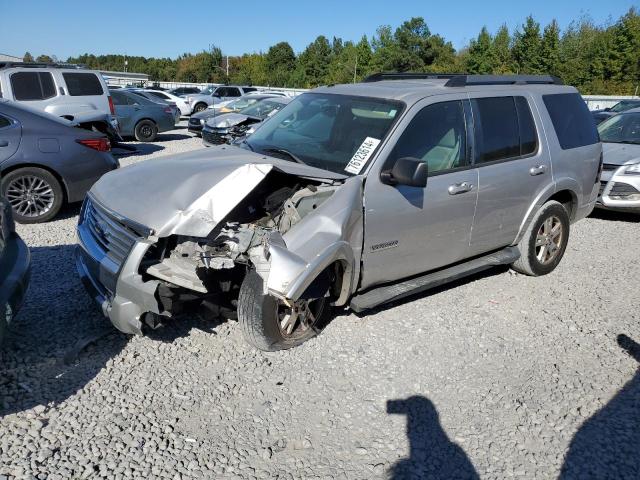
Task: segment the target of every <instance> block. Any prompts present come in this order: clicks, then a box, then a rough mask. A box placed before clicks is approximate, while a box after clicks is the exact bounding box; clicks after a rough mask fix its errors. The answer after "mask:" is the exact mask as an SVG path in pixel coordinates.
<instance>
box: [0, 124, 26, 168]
mask: <svg viewBox="0 0 640 480" xmlns="http://www.w3.org/2000/svg"><path fill="white" fill-rule="evenodd" d="M21 131H22V129H21V127H20V123H18V121H17V120H14V119H12V118H10V117H7V116H6V115H3V114H0V164H2V162H4V161H5V160H8V159H9V158H10V157H12V156H13V155H14V154H15V153H16V151H17V150H18V145H20V138H21Z"/></svg>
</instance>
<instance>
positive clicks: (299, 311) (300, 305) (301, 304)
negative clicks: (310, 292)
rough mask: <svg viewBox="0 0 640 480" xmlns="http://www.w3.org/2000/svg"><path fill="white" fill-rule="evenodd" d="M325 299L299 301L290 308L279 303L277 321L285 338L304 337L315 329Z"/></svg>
mask: <svg viewBox="0 0 640 480" xmlns="http://www.w3.org/2000/svg"><path fill="white" fill-rule="evenodd" d="M324 307H325V298H319V299H317V300H298V301H297V302H294V304H293V305H292V306H291V307H289V306H287V305H285V304H284V303H283V302H281V301H278V302H277V307H276V308H277V310H278V311H277V319H278V327H279V328H280V333H281V334H282V336H283V337H284V338H292V337H297V336H300V335H303V334H304V333H305V332H306V331H307V330H308V329H310V328H313V327H314V326H315V325H316V323H317V321H318V319H319V318H320V317H321V316H322V313H323V311H324Z"/></svg>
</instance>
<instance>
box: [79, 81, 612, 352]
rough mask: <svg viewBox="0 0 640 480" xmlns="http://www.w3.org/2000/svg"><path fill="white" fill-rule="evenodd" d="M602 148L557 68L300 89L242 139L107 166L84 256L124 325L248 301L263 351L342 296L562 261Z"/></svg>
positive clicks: (377, 299) (84, 222)
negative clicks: (553, 72)
mask: <svg viewBox="0 0 640 480" xmlns="http://www.w3.org/2000/svg"><path fill="white" fill-rule="evenodd" d="M601 153H602V148H601V145H600V142H599V139H598V134H597V130H596V128H595V124H594V122H593V120H592V117H591V115H590V113H589V111H588V109H587V107H586V104H585V102H584V101H583V100H582V98H581V97H580V95H579V93H578V92H577V91H576V89H575V88H572V87H569V86H564V85H562V84H561V83H560V82H559V80H558V79H556V78H554V77H539V76H526V75H517V76H482V75H480V76H475V75H470V76H467V75H451V76H443V75H432V74H378V75H374V76H372V77H370V78H368V79H367V81H365V82H364V83H360V84H349V85H333V86H327V87H322V88H318V89H315V90H312V91H310V92H308V93H304V94H302V95H300V96H298V97H296V98H295V99H293V100H292V101H291V102H290V103H289V104H288V105H287V106H286V107H284V108H283V109H282V110H280V111H279V112H278V113H276V114H275V115H274V116H273V117H271V118H270V119H269V121H267V122H265V123H264V125H262V126H261V127H260V128H259V129H257V130H256V131H255V133H253V134H252V135H251V136H249V137H247V138H246V139H245V140H244V141H242V142H240V143H239V144H237V146H236V145H221V146H216V147H211V148H208V149H201V150H197V151H193V152H188V153H184V154H181V155H176V156H167V157H164V158H161V159H157V160H154V161H152V162H140V163H137V164H135V165H132V166H129V167H126V168H123V169H121V171H117V172H112V173H109V174H107V175H105V176H104V177H103V178H102V179H101V180H100V181H99V182H98V183H97V184H96V185H95V186H94V187H93V188H92V189H91V192H90V193H89V194H88V197H87V200H86V201H85V204H84V206H83V209H82V212H81V214H80V218H79V223H78V238H79V249H78V250H77V257H76V262H77V268H78V272H79V274H80V276H81V277H82V278H83V281H84V284H85V285H86V286H87V288H88V291H89V292H90V294H91V296H92V297H93V298H94V299H95V300H96V301H97V303H98V304H99V305H100V307H101V309H102V312H103V313H104V314H105V315H106V316H108V317H109V318H110V320H111V322H112V323H113V324H114V325H115V326H116V327H117V328H118V329H120V330H121V331H123V332H126V333H130V334H133V333H136V334H141V333H144V331H145V330H147V329H149V328H155V327H157V326H158V325H159V324H160V323H161V322H162V321H165V320H166V319H168V318H169V317H172V316H176V315H179V314H180V313H181V312H184V311H188V310H189V309H190V308H195V306H197V305H199V306H200V307H201V308H203V309H205V310H206V311H207V312H209V313H210V314H211V315H212V316H214V317H220V316H222V317H225V316H229V317H230V316H232V315H233V314H234V313H233V311H234V310H236V309H237V318H238V320H239V322H240V325H241V328H242V332H243V334H244V337H245V339H246V340H247V342H249V343H250V344H251V345H253V346H255V347H256V348H259V349H262V350H279V349H284V348H290V347H293V346H296V345H299V344H301V343H302V342H304V341H306V340H308V339H310V338H312V337H313V336H314V335H316V334H317V333H318V332H319V330H320V329H321V327H322V325H323V322H324V320H325V319H326V318H327V315H328V314H330V309H331V308H332V307H334V306H335V307H343V308H344V307H346V306H349V307H350V308H351V309H353V310H354V311H357V312H359V311H363V310H365V309H368V308H372V307H375V306H377V305H380V304H383V303H386V302H389V301H393V300H397V299H400V298H403V297H406V296H408V295H411V294H413V293H416V292H421V291H424V290H426V289H429V288H432V287H434V286H438V285H441V284H443V283H446V282H450V281H453V280H456V279H459V278H461V277H464V276H465V275H470V274H473V273H476V272H479V271H481V270H484V269H487V268H491V267H492V266H495V265H511V266H512V268H513V269H514V270H516V271H518V272H521V273H523V274H527V275H532V276H539V275H545V274H548V273H551V272H552V271H553V270H554V269H555V268H556V267H557V265H558V264H559V262H560V260H561V259H562V257H563V254H564V252H565V249H566V247H567V243H568V241H569V234H570V228H571V223H573V222H576V221H578V220H580V219H582V218H584V217H585V216H587V215H588V214H589V213H591V211H592V210H593V208H594V205H595V202H596V198H597V194H598V185H599V173H600V168H601ZM512 281H519V280H518V278H517V277H513V280H512ZM230 312H231V313H230ZM176 321H178V320H176Z"/></svg>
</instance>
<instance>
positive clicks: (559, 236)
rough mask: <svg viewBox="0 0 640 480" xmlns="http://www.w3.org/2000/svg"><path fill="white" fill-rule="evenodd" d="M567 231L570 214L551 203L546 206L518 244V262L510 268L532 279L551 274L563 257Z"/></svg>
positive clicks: (567, 238)
mask: <svg viewBox="0 0 640 480" xmlns="http://www.w3.org/2000/svg"><path fill="white" fill-rule="evenodd" d="M569 229H570V221H569V214H568V213H567V210H566V209H565V208H564V207H563V206H562V204H561V203H559V202H556V201H554V200H552V201H549V202H547V203H545V204H544V205H543V206H542V208H540V210H539V211H538V213H536V215H535V217H534V218H533V220H532V221H531V223H530V224H529V227H528V228H527V231H526V232H525V233H524V235H523V237H522V239H521V240H520V243H518V250H520V258H519V259H518V260H516V261H515V262H514V263H513V264H512V265H511V268H513V269H514V270H515V271H516V272H519V273H522V274H524V275H529V276H532V277H538V276H541V275H546V274H548V273H551V272H552V271H553V270H555V268H556V267H557V266H558V264H559V263H560V260H562V257H563V256H564V252H565V250H566V248H567V243H568V241H569Z"/></svg>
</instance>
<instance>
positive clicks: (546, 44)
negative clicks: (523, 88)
mask: <svg viewBox="0 0 640 480" xmlns="http://www.w3.org/2000/svg"><path fill="white" fill-rule="evenodd" d="M540 57H541V65H540V67H541V70H542V72H543V73H548V74H550V75H558V74H559V73H560V27H559V26H558V22H556V20H555V19H553V20H552V21H551V23H550V24H549V25H547V26H546V27H544V33H543V34H542V41H541V43H540Z"/></svg>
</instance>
